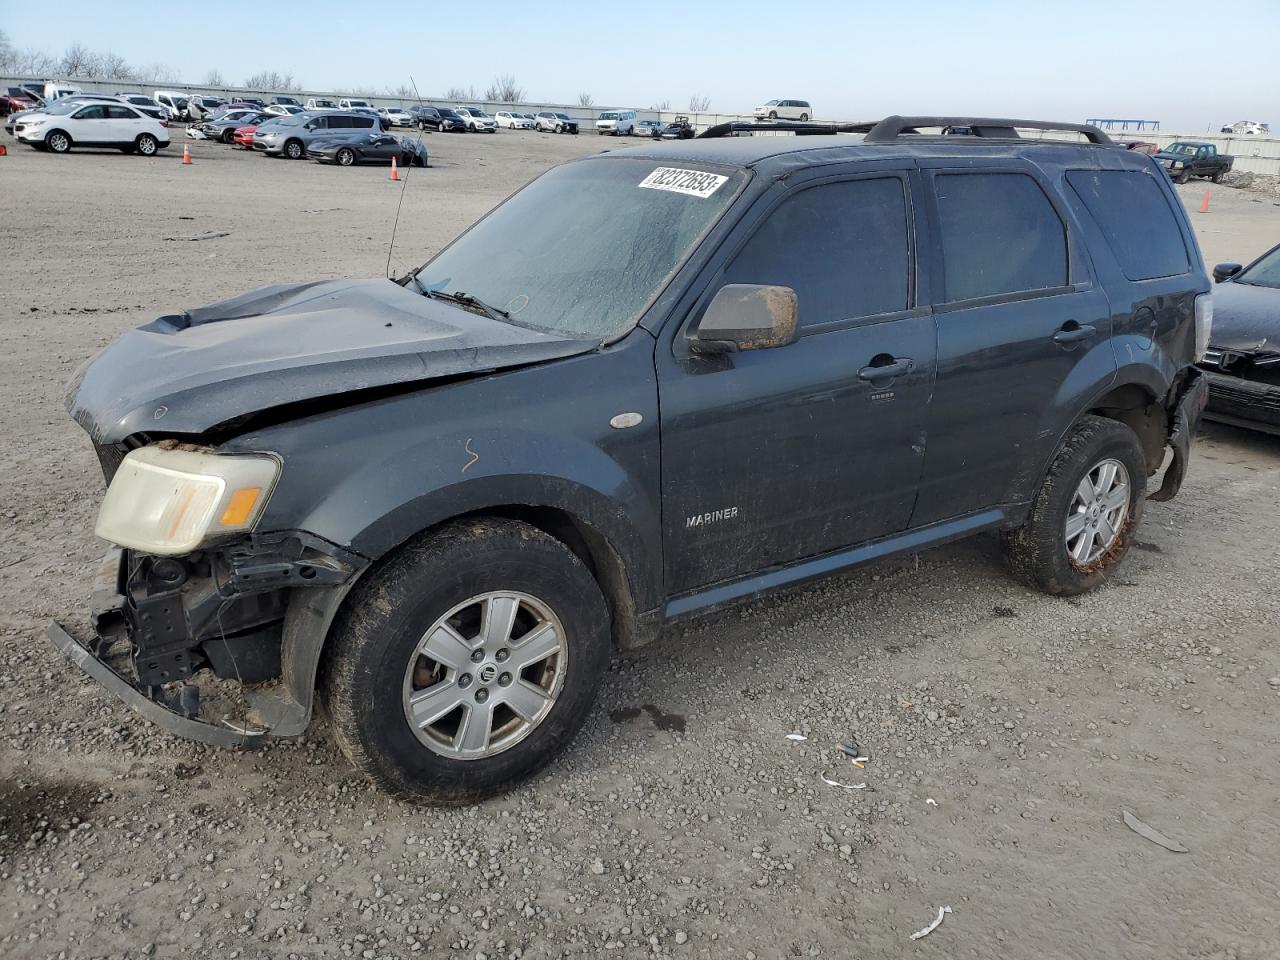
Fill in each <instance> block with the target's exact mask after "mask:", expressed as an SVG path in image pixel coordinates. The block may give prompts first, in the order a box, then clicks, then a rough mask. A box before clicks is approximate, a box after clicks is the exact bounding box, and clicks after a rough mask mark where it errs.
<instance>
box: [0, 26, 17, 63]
mask: <svg viewBox="0 0 1280 960" xmlns="http://www.w3.org/2000/svg"><path fill="white" fill-rule="evenodd" d="M17 67H18V51H17V50H16V49H15V48H14V46H13V43H12V42H11V41H10V40H9V35H8V34H7V33H5V32H4V31H3V30H0V70H14V71H16V70H17Z"/></svg>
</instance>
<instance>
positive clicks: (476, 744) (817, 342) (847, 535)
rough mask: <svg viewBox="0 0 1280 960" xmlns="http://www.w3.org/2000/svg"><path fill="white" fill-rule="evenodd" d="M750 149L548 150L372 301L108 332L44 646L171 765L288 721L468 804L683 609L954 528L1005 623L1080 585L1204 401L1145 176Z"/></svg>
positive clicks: (883, 132)
mask: <svg viewBox="0 0 1280 960" xmlns="http://www.w3.org/2000/svg"><path fill="white" fill-rule="evenodd" d="M946 125H963V126H968V127H969V128H970V130H971V135H968V136H942V135H941V134H940V133H931V132H928V131H929V130H930V129H937V128H941V127H942V126H946ZM1024 127H1025V128H1040V129H1043V130H1049V131H1067V132H1069V133H1071V134H1073V135H1075V134H1082V135H1084V136H1085V137H1086V138H1088V141H1089V142H1075V141H1071V140H1067V139H1059V140H1054V139H1044V140H1040V139H1035V140H1023V139H1020V138H1019V136H1018V134H1017V132H1016V128H1024ZM761 129H763V130H766V131H770V132H772V131H774V130H780V129H791V130H794V129H795V128H794V125H790V126H788V125H784V124H776V123H775V124H771V123H768V122H766V123H747V122H741V123H734V124H724V125H721V126H716V127H713V128H711V129H710V130H708V131H707V132H705V133H704V134H703V135H702V137H701V138H699V139H698V142H697V143H693V142H691V141H690V142H684V143H659V142H654V141H650V142H649V143H647V144H646V145H643V146H636V147H632V148H630V149H628V150H619V151H610V152H605V153H600V154H596V155H593V156H590V157H583V158H581V159H578V160H575V161H572V162H569V163H565V164H563V165H561V166H558V167H555V168H552V169H551V170H549V171H547V172H546V173H544V174H543V175H542V176H540V177H538V178H537V179H535V180H534V181H533V182H532V183H530V184H529V185H527V186H526V187H524V188H523V189H522V190H520V191H518V192H517V193H515V194H514V195H513V196H512V197H511V198H510V199H508V200H507V201H506V202H504V203H503V204H501V205H500V206H498V207H497V208H496V209H495V210H493V211H492V212H491V213H489V214H488V215H487V216H486V217H484V218H483V219H481V220H480V221H479V222H478V223H476V224H475V225H474V226H473V227H471V228H470V229H469V230H468V231H466V232H465V233H463V234H462V235H461V236H460V237H459V238H458V239H456V240H455V241H454V242H453V243H452V244H451V245H449V246H447V247H446V248H445V249H444V250H443V251H441V252H440V253H438V254H437V255H436V256H435V257H434V258H433V259H431V260H430V261H428V262H427V263H425V264H423V265H422V266H421V267H418V268H417V269H415V270H412V271H410V272H409V273H407V274H406V275H404V276H401V277H399V278H397V279H396V280H388V279H386V278H379V279H372V280H365V281H351V280H330V281H322V282H309V283H299V284H280V285H276V286H271V287H267V288H264V289H261V290H257V291H253V292H248V293H244V294H241V295H240V296H237V297H233V298H232V299H230V300H225V301H223V302H221V303H215V304H212V305H209V306H204V307H199V308H194V309H188V310H183V311H179V312H175V313H169V314H166V315H164V316H161V317H159V318H158V319H156V320H153V321H152V322H151V323H148V324H146V325H145V326H142V327H139V328H138V329H136V330H134V331H132V332H130V333H126V334H125V335H124V336H123V337H121V338H120V339H119V340H118V341H116V342H115V343H114V344H112V345H111V346H109V347H107V349H106V350H105V351H103V352H102V353H100V354H99V355H98V356H97V357H96V358H95V359H93V360H91V361H89V362H88V363H87V364H86V365H85V366H84V367H82V368H81V369H80V370H79V371H77V372H76V374H75V375H74V377H73V379H72V381H71V385H70V388H69V395H68V408H69V411H70V414H71V416H72V417H73V418H74V419H75V421H76V422H77V423H78V424H79V425H80V426H81V427H82V428H83V429H84V430H85V431H86V432H87V433H88V434H89V438H90V439H91V441H92V443H93V446H94V449H95V451H96V453H97V456H98V458H99V459H100V461H101V464H102V469H103V473H104V475H105V477H106V480H107V483H108V488H107V492H106V495H105V497H104V498H103V502H102V506H101V509H100V512H99V515H98V522H97V528H96V533H97V534H98V536H99V537H101V538H102V539H103V540H106V541H108V542H110V543H113V544H116V545H117V546H116V547H114V548H113V549H112V551H111V552H110V553H109V554H108V555H107V557H106V559H105V560H104V562H103V563H102V565H101V567H100V571H101V572H100V575H99V578H98V581H97V582H98V587H97V589H96V591H95V592H94V594H93V597H94V622H95V624H96V630H97V636H96V638H95V639H93V640H90V641H86V642H81V641H79V640H76V639H74V638H73V637H72V636H71V635H70V634H68V633H67V632H66V631H65V630H64V629H63V628H62V627H60V626H58V625H56V624H54V625H51V627H50V629H49V636H50V639H51V640H52V642H53V643H54V644H55V645H56V646H57V647H58V648H59V649H61V650H62V651H63V652H64V653H66V654H67V656H69V657H70V658H71V659H72V660H73V661H74V662H75V663H76V664H77V665H78V666H79V667H80V668H81V669H83V670H85V671H87V672H88V673H90V674H91V675H92V676H94V677H95V678H97V679H98V680H99V681H100V682H102V683H103V684H104V685H106V686H107V687H108V688H109V689H110V690H111V691H112V692H113V693H114V694H115V695H117V696H120V697H122V698H123V699H125V700H127V701H128V702H129V704H130V705H131V706H132V707H134V708H135V709H136V710H138V711H139V712H141V713H143V714H145V715H146V716H148V717H151V718H153V719H155V720H157V721H158V722H159V723H161V724H162V725H163V726H164V727H165V728H166V729H168V730H170V731H172V732H176V733H180V734H183V735H185V736H189V737H194V738H196V739H200V740H202V741H204V742H206V743H213V744H221V745H225V746H240V745H244V744H246V743H251V742H254V741H256V740H258V739H260V738H262V737H264V736H293V735H297V734H301V733H302V732H303V731H305V730H306V729H307V726H308V723H309V721H310V718H311V715H312V706H313V702H314V700H315V698H316V696H317V695H318V696H320V697H322V698H323V699H324V700H325V702H326V705H327V707H326V714H327V716H328V718H329V721H330V723H331V724H332V727H333V729H334V732H335V736H336V739H337V741H338V743H339V744H340V745H341V746H342V748H343V749H344V750H345V751H346V752H347V754H348V755H349V756H350V757H351V758H352V760H353V762H354V763H355V765H356V767H357V768H358V769H359V770H361V771H362V772H364V773H365V774H367V775H368V776H370V777H372V778H373V779H374V780H376V781H377V782H378V783H380V784H381V785H382V786H384V787H385V788H387V789H388V790H390V791H392V792H394V793H396V794H398V795H401V796H406V797H412V798H417V799H427V800H433V801H443V802H450V803H463V802H472V801H475V800H477V799H479V798H481V797H484V796H487V795H490V794H492V793H494V792H497V791H500V790H504V789H506V788H508V787H510V786H511V785H512V784H514V783H516V782H518V781H520V780H521V779H523V778H526V777H528V776H530V775H531V774H532V773H533V772H535V771H537V770H538V769H540V768H542V767H543V766H544V765H545V764H547V763H548V762H549V761H550V760H551V758H552V757H553V756H554V755H555V754H556V752H557V751H558V750H559V749H560V748H561V747H562V746H564V745H565V744H567V743H568V742H569V741H570V740H572V738H573V735H574V733H575V731H577V730H578V729H579V728H580V727H581V726H582V724H583V722H584V720H585V719H586V718H587V716H588V714H589V712H590V710H591V704H592V701H593V698H594V696H595V692H596V689H597V687H598V686H599V685H600V683H601V681H602V678H603V677H604V674H605V671H606V669H607V666H608V663H609V658H610V656H611V653H612V652H613V650H614V649H615V648H632V647H635V646H637V645H639V644H642V643H644V642H646V641H648V640H651V639H652V638H654V637H655V636H656V635H657V634H658V633H659V632H660V631H661V630H662V628H663V627H664V626H666V625H668V624H673V623H676V622H678V621H681V620H683V619H685V618H688V617H691V616H696V615H699V614H705V613H707V612H708V611H712V610H716V609H719V608H723V607H726V606H728V605H730V604H733V603H735V602H738V601H742V600H748V599H752V598H755V597H758V596H760V595H762V594H765V593H767V592H770V591H774V590H779V589H782V588H787V587H793V586H796V585H798V584H802V583H805V582H807V581H810V580H813V579H815V578H818V577H823V576H827V575H830V574H834V573H837V572H840V571H845V570H848V569H849V568H850V567H853V566H855V565H857V564H861V563H865V562H868V561H872V560H877V559H881V558H884V557H891V556H897V555H901V554H904V553H908V552H911V551H915V550H919V549H921V548H924V547H927V546H931V545H934V544H939V543H945V542H948V541H951V540H955V539H957V538H960V537H964V536H968V535H972V534H976V533H979V532H983V531H998V532H999V533H1000V534H1001V538H1002V543H1003V547H1004V551H1005V553H1006V555H1007V557H1008V560H1009V564H1010V566H1011V568H1012V571H1013V573H1014V574H1015V575H1016V576H1018V577H1019V578H1020V579H1022V580H1024V581H1025V582H1027V583H1028V584H1030V585H1032V586H1034V587H1036V588H1038V589H1040V590H1043V591H1046V592H1048V593H1050V594H1059V595H1071V594H1078V593H1081V592H1084V591H1086V590H1090V589H1092V588H1094V587H1097V586H1099V585H1100V584H1102V583H1104V582H1105V581H1106V580H1107V578H1108V577H1110V576H1112V575H1113V574H1114V573H1116V571H1117V568H1118V566H1119V565H1120V563H1121V561H1122V559H1123V558H1124V555H1125V553H1126V551H1127V549H1128V548H1129V546H1130V545H1131V544H1132V543H1133V542H1134V540H1135V538H1136V537H1137V536H1139V533H1138V523H1139V520H1140V518H1141V515H1142V511H1143V504H1144V502H1145V501H1146V500H1148V499H1159V500H1164V499H1168V498H1170V497H1172V496H1174V495H1175V494H1176V493H1177V491H1178V489H1179V487H1180V485H1181V483H1182V480H1183V476H1184V473H1185V470H1186V466H1187V459H1188V455H1189V451H1190V445H1191V441H1192V438H1193V436H1194V434H1195V430H1196V427H1197V424H1198V421H1199V419H1200V415H1201V411H1202V409H1203V404H1204V398H1205V394H1206V388H1205V381H1204V378H1203V376H1202V375H1201V372H1200V370H1199V369H1198V368H1197V367H1196V366H1195V363H1194V360H1195V357H1196V350H1197V337H1198V335H1200V336H1203V335H1205V334H1206V333H1207V330H1206V326H1207V322H1208V313H1207V309H1206V308H1207V306H1208V304H1209V299H1210V292H1209V286H1210V285H1209V280H1208V277H1207V276H1206V275H1205V272H1204V265H1203V263H1202V262H1201V259H1200V254H1199V249H1198V247H1197V245H1196V242H1195V238H1194V235H1193V233H1192V229H1191V224H1190V222H1189V220H1188V217H1187V215H1186V212H1185V211H1184V210H1183V207H1182V205H1181V203H1180V202H1179V201H1178V198H1177V195H1176V194H1175V192H1174V190H1173V187H1172V185H1171V184H1170V183H1169V180H1168V178H1167V177H1165V176H1164V175H1163V174H1162V173H1160V172H1159V171H1158V170H1157V169H1156V168H1155V167H1154V166H1153V165H1152V164H1151V162H1150V160H1149V159H1148V158H1146V157H1139V156H1135V155H1134V154H1132V153H1130V152H1128V151H1125V150H1121V149H1118V148H1117V147H1115V146H1113V145H1112V144H1111V142H1110V140H1109V139H1108V138H1107V137H1106V135H1105V134H1104V133H1102V132H1101V131H1100V130H1098V129H1097V128H1096V127H1091V126H1085V125H1079V124H1066V123H1061V124H1060V123H1035V122H1033V121H1023V120H1019V121H1012V120H986V119H977V118H968V117H965V118H959V117H957V118H936V117H935V118H928V117H890V118H888V119H886V120H882V121H880V122H879V123H875V124H846V125H830V127H829V128H827V129H826V130H824V131H821V132H817V131H815V132H814V134H813V135H809V131H808V130H805V132H804V135H796V136H789V137H778V136H764V137H757V136H752V135H750V132H753V131H758V130H761ZM845 132H847V133H861V134H863V136H862V137H861V138H855V137H849V136H837V135H834V134H837V133H845ZM822 134H826V135H822ZM606 280H607V282H604V281H606ZM1166 447H1168V448H1170V449H1171V450H1172V457H1171V459H1170V463H1169V466H1168V467H1164V468H1163V476H1160V474H1161V470H1162V464H1163V463H1164V461H1165V459H1166ZM1153 488H1156V489H1155V492H1154V493H1152V492H1151V490H1152V489H1153ZM1176 516H1177V515H1175V514H1163V515H1162V516H1161V517H1160V518H1159V519H1160V521H1161V522H1172V521H1173V520H1174V519H1175V517H1176ZM1191 548H1194V547H1191ZM1129 575H1130V576H1137V577H1147V576H1158V574H1154V573H1153V574H1150V575H1148V574H1146V573H1143V572H1141V571H1132V572H1130V573H1129ZM896 629H897V625H895V624H884V625H882V630H883V631H884V632H885V633H886V635H892V634H893V632H894V631H895V630H896ZM728 655H732V653H731V652H730V654H728ZM197 671H199V675H200V677H201V678H203V677H207V676H208V675H209V673H212V674H213V675H214V676H216V677H221V678H227V679H231V680H233V681H235V682H236V683H238V684H240V685H241V688H242V689H243V690H244V692H245V697H246V698H247V701H248V703H247V709H246V710H245V711H243V712H240V713H237V714H235V715H234V716H232V717H229V718H226V721H227V722H225V723H224V722H223V719H224V718H223V717H222V716H221V715H220V714H219V713H218V712H217V711H216V710H215V711H210V710H209V708H208V706H207V705H206V706H204V707H202V705H201V702H200V697H199V686H197V685H195V684H193V683H192V682H191V681H193V679H194V678H195V677H196V674H197ZM69 695H76V696H78V695H79V694H78V693H73V692H69ZM134 736H135V739H134V740H133V741H131V742H132V743H134V744H135V746H136V736H137V735H136V734H135V735H134Z"/></svg>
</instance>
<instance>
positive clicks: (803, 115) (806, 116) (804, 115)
mask: <svg viewBox="0 0 1280 960" xmlns="http://www.w3.org/2000/svg"><path fill="white" fill-rule="evenodd" d="M800 119H801V121H804V120H808V119H809V115H808V114H807V113H802V114H800Z"/></svg>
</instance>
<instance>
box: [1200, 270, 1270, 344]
mask: <svg viewBox="0 0 1280 960" xmlns="http://www.w3.org/2000/svg"><path fill="white" fill-rule="evenodd" d="M1209 339H1210V342H1211V343H1212V344H1213V346H1215V347H1219V348H1222V349H1228V350H1233V351H1235V352H1237V353H1257V352H1259V351H1265V352H1268V353H1280V290H1277V289H1276V288H1275V287H1255V286H1251V285H1249V284H1247V283H1231V282H1228V283H1219V284H1216V285H1215V286H1214V288H1213V332H1212V333H1211V334H1210V337H1209Z"/></svg>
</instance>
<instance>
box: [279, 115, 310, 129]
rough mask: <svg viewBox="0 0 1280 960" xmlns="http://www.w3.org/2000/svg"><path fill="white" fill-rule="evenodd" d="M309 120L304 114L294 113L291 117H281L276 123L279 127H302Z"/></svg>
mask: <svg viewBox="0 0 1280 960" xmlns="http://www.w3.org/2000/svg"><path fill="white" fill-rule="evenodd" d="M306 122H307V117H306V116H305V115H304V114H294V115H293V116H291V117H281V118H280V119H279V120H277V121H276V123H275V125H276V126H279V127H300V126H302V124H304V123H306Z"/></svg>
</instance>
